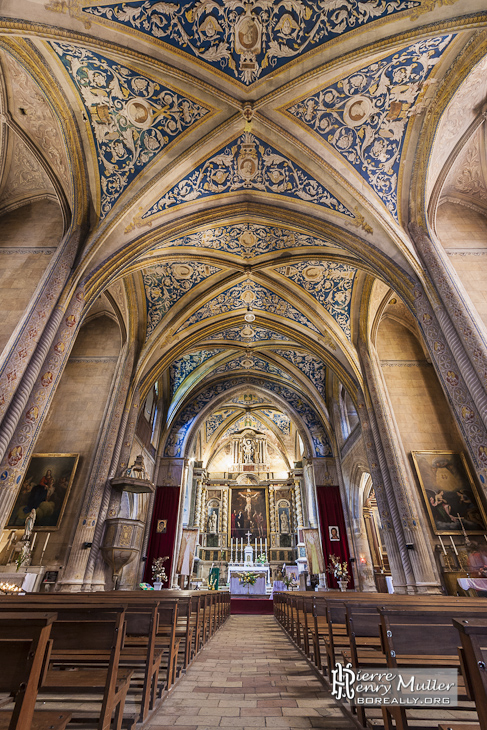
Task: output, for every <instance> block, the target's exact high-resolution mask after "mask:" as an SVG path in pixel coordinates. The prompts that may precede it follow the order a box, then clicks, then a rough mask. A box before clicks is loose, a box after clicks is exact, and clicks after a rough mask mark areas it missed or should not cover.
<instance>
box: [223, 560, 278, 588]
mask: <svg viewBox="0 0 487 730" xmlns="http://www.w3.org/2000/svg"><path fill="white" fill-rule="evenodd" d="M240 573H257V575H258V576H259V577H258V578H257V580H256V582H255V585H253V586H250V589H248V590H247V586H246V585H242V584H241V583H240V579H239V574H240ZM270 579H271V576H270V570H269V568H266V567H265V566H263V565H259V566H257V565H254V566H248V565H246V566H243V565H229V566H228V581H229V583H230V593H232V594H233V595H247V594H248V595H252V594H259V595H264V594H265V592H266V585H267V584H269V583H270Z"/></svg>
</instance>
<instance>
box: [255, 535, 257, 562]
mask: <svg viewBox="0 0 487 730" xmlns="http://www.w3.org/2000/svg"><path fill="white" fill-rule="evenodd" d="M255 557H257V538H255Z"/></svg>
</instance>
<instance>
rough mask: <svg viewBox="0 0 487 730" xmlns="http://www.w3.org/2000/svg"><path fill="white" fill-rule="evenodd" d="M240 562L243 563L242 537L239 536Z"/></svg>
mask: <svg viewBox="0 0 487 730" xmlns="http://www.w3.org/2000/svg"><path fill="white" fill-rule="evenodd" d="M240 562H241V563H243V537H241V538H240Z"/></svg>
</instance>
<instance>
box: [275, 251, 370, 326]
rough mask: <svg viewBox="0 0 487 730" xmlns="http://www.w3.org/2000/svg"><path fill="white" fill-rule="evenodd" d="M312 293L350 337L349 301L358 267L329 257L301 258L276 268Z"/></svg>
mask: <svg viewBox="0 0 487 730" xmlns="http://www.w3.org/2000/svg"><path fill="white" fill-rule="evenodd" d="M276 271H277V272H278V273H279V274H282V275H283V276H286V277H287V278H289V279H291V280H292V281H294V282H295V283H296V284H298V285H299V286H301V287H302V288H303V289H305V290H306V291H307V292H309V293H310V294H311V296H313V297H314V298H315V299H316V300H317V301H318V302H319V303H320V304H321V305H322V306H323V307H325V309H326V310H327V312H329V313H330V314H331V316H332V317H333V319H334V320H335V321H336V323H337V324H339V325H340V327H341V328H342V330H343V332H344V333H345V335H346V337H347V338H348V339H349V340H350V338H351V331H350V301H351V298H352V289H353V282H354V279H355V275H356V273H357V270H356V269H355V268H353V266H347V264H337V263H334V262H332V261H328V262H325V263H323V262H322V261H301V262H299V263H297V264H293V265H289V266H281V267H279V268H277V269H276Z"/></svg>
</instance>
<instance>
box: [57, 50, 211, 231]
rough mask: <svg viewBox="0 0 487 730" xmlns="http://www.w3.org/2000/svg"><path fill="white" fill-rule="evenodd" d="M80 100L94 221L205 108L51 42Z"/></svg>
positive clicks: (154, 83)
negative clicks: (96, 182)
mask: <svg viewBox="0 0 487 730" xmlns="http://www.w3.org/2000/svg"><path fill="white" fill-rule="evenodd" d="M51 47H52V48H53V50H54V51H55V52H56V53H57V55H58V56H59V58H60V59H61V61H62V63H63V65H64V67H65V69H66V71H67V72H68V74H69V75H70V77H71V79H72V81H73V82H74V84H75V86H76V88H77V90H78V93H79V95H80V96H81V98H82V100H83V104H84V107H85V110H86V114H87V115H88V118H89V120H90V126H91V130H92V133H93V139H94V140H95V145H96V149H97V156H98V172H99V175H100V186H101V201H100V217H101V218H104V217H105V216H106V215H107V213H109V211H110V209H111V208H112V206H113V205H114V203H115V202H116V201H117V199H118V198H119V197H120V195H121V194H122V193H123V192H124V190H125V189H126V188H127V187H128V185H130V183H131V182H132V181H133V180H134V179H135V178H136V177H137V175H138V174H139V173H140V172H141V171H142V170H143V169H144V168H145V167H146V165H148V164H149V163H150V162H151V161H152V160H153V159H154V158H155V157H156V156H157V155H158V154H159V153H160V152H162V150H163V149H165V148H166V147H167V145H168V144H169V142H171V141H173V140H175V139H176V138H177V137H179V136H180V135H181V133H182V132H183V131H185V130H186V129H188V128H189V127H191V126H192V125H194V123H195V122H197V121H199V120H200V119H202V117H204V116H205V114H207V113H208V109H206V108H205V107H203V106H201V105H200V104H197V103H196V102H195V101H193V100H192V99H189V98H187V97H185V96H182V95H181V94H178V93H176V92H175V91H172V90H171V89H169V88H167V87H166V86H163V85H162V84H160V83H158V82H157V81H155V80H154V79H151V78H149V77H148V76H144V75H142V74H141V73H139V72H138V71H135V70H133V69H131V68H127V67H126V66H123V65H121V64H120V63H118V62H116V61H113V60H112V59H110V58H107V57H105V56H101V55H100V54H99V53H95V52H94V51H92V50H90V49H88V48H84V47H82V46H74V45H71V44H70V43H57V42H56V43H54V42H53V43H51Z"/></svg>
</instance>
